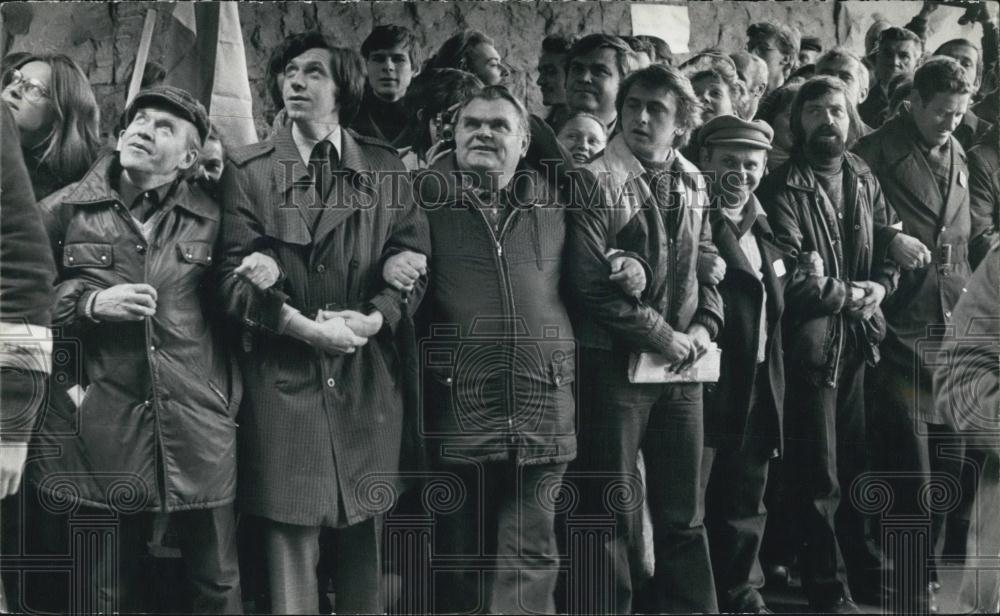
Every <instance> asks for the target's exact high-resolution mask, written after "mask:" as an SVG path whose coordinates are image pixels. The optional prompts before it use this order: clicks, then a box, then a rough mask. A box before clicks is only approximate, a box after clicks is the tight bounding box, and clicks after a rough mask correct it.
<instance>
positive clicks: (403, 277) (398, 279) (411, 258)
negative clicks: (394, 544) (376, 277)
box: [382, 250, 427, 291]
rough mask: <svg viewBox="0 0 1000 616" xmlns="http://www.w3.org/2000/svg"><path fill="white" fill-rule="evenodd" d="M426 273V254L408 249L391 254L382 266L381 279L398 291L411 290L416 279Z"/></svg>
mask: <svg viewBox="0 0 1000 616" xmlns="http://www.w3.org/2000/svg"><path fill="white" fill-rule="evenodd" d="M426 275H427V256H426V255H422V254H420V253H418V252H412V251H410V250H404V251H403V252H400V253H398V254H394V255H392V256H391V257H389V258H388V259H386V260H385V265H383V266H382V279H383V280H385V281H386V283H387V284H390V285H392V286H393V287H394V288H396V289H398V290H400V291H402V290H404V289H405V290H407V291H412V290H413V285H414V283H416V281H417V279H418V278H420V277H421V276H426Z"/></svg>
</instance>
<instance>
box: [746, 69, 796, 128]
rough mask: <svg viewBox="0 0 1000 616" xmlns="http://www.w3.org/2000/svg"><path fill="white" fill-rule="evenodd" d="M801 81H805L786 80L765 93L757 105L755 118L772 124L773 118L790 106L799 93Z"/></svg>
mask: <svg viewBox="0 0 1000 616" xmlns="http://www.w3.org/2000/svg"><path fill="white" fill-rule="evenodd" d="M803 83H805V81H803V80H799V79H796V80H794V81H787V82H785V84H784V85H782V86H781V87H780V88H776V89H774V90H772V91H771V92H769V93H768V94H766V95H765V96H764V98H763V99H762V100H761V101H760V106H759V107H757V119H758V120H764V121H765V122H767V123H768V124H770V125H771V126H774V121H775V119H776V118H777V117H778V116H779V115H781V114H782V113H783V112H784V111H786V110H789V109H790V108H791V106H792V102H793V101H794V100H795V95H796V94H798V93H799V90H800V89H801V88H802V84H803Z"/></svg>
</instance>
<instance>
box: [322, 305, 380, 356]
mask: <svg viewBox="0 0 1000 616" xmlns="http://www.w3.org/2000/svg"><path fill="white" fill-rule="evenodd" d="M320 312H321V313H322V312H325V311H320ZM309 343H310V344H312V346H314V347H316V348H317V349H319V350H321V351H324V352H326V353H353V352H354V351H355V350H356V349H357V348H358V347H360V346H364V345H366V344H368V338H364V337H362V336H358V335H357V334H355V333H354V332H353V331H352V330H351V328H350V327H348V326H347V322H346V320H345V319H344V317H338V316H334V317H330V318H324V319H323V320H320V315H319V314H318V315H317V316H316V326H315V327H314V328H313V329H312V335H311V337H310V340H309Z"/></svg>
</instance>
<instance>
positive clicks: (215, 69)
mask: <svg viewBox="0 0 1000 616" xmlns="http://www.w3.org/2000/svg"><path fill="white" fill-rule="evenodd" d="M169 21H170V23H169V24H168V27H167V32H165V33H164V34H165V40H166V41H167V42H166V44H165V45H164V56H163V66H164V69H166V78H165V79H164V83H165V84H167V85H172V86H177V87H179V88H184V89H185V90H187V91H188V92H190V93H191V94H193V95H194V96H195V98H197V99H198V100H199V101H201V102H202V104H203V105H205V108H206V109H207V110H208V115H209V118H210V119H211V120H212V125H213V126H215V127H216V129H217V130H218V131H219V133H220V134H221V135H222V136H223V139H224V140H225V141H226V143H227V144H228V145H229V146H231V147H235V146H241V145H246V144H248V143H255V142H256V141H257V131H256V129H255V128H254V121H253V104H252V96H251V94H250V79H249V76H248V74H247V60H246V51H245V49H244V47H243V32H242V30H240V13H239V3H238V2H178V3H177V4H175V5H174V10H173V12H172V13H171V19H170V20H169Z"/></svg>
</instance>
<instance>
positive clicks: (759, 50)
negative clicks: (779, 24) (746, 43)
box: [747, 38, 791, 92]
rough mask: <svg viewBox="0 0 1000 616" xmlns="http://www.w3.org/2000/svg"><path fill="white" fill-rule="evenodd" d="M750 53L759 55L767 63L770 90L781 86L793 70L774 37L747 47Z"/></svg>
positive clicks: (768, 88)
mask: <svg viewBox="0 0 1000 616" xmlns="http://www.w3.org/2000/svg"><path fill="white" fill-rule="evenodd" d="M747 51H749V52H750V53H752V54H754V55H755V56H757V57H759V58H760V59H761V60H763V61H764V63H765V64H767V90H768V92H770V91H771V90H774V89H775V88H778V87H780V86H781V84H782V83H784V81H785V77H787V76H788V73H789V72H791V62H790V60H789V58H788V57H787V56H786V55H785V54H783V53H781V48H779V47H778V41H776V40H774V39H773V38H771V39H767V40H766V41H761V42H760V43H758V44H756V45H754V46H753V47H750V48H748V49H747Z"/></svg>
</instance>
